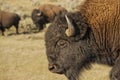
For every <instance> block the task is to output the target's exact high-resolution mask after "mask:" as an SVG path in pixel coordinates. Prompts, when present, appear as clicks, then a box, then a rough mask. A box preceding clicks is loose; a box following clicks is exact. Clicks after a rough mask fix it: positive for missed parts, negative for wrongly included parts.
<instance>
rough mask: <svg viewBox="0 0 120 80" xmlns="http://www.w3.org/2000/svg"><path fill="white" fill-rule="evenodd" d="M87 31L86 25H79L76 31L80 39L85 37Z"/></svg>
mask: <svg viewBox="0 0 120 80" xmlns="http://www.w3.org/2000/svg"><path fill="white" fill-rule="evenodd" d="M87 31H88V24H86V23H81V24H80V27H79V31H78V33H79V37H80V39H83V38H84V37H85V35H86V34H87Z"/></svg>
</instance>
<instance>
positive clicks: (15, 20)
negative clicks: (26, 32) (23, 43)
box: [0, 10, 20, 35]
mask: <svg viewBox="0 0 120 80" xmlns="http://www.w3.org/2000/svg"><path fill="white" fill-rule="evenodd" d="M19 21H20V16H19V15H18V14H16V13H11V12H5V11H2V10H0V23H1V26H0V30H1V31H2V35H4V31H5V28H7V29H9V28H10V27H11V26H12V25H14V26H15V28H16V33H17V34H18V33H19V32H18V24H19Z"/></svg>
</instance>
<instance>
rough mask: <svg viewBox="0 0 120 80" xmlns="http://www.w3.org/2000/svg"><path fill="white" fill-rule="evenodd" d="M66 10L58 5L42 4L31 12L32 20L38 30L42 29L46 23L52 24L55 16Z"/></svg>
mask: <svg viewBox="0 0 120 80" xmlns="http://www.w3.org/2000/svg"><path fill="white" fill-rule="evenodd" d="M66 11H67V10H66V9H65V8H63V7H61V6H58V5H52V4H44V5H41V6H40V7H39V8H38V9H34V10H33V11H32V20H33V22H34V23H35V25H36V26H37V27H38V28H39V30H42V29H43V26H44V25H45V24H46V23H49V22H52V21H53V20H54V18H55V16H56V15H58V14H62V13H64V12H66Z"/></svg>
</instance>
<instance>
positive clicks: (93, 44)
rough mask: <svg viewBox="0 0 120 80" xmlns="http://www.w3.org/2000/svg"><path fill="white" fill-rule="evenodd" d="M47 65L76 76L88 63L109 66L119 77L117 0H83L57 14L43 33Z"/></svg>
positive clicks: (70, 78)
mask: <svg viewBox="0 0 120 80" xmlns="http://www.w3.org/2000/svg"><path fill="white" fill-rule="evenodd" d="M45 46H46V55H47V59H48V63H49V66H48V69H49V70H50V71H51V72H53V73H58V74H64V75H65V76H66V77H67V78H68V80H79V79H78V77H79V74H80V73H81V72H82V71H83V70H84V69H90V68H91V63H98V64H105V65H109V66H111V67H112V70H111V72H110V80H120V0H86V1H85V2H84V3H83V4H82V5H80V7H79V9H78V10H77V11H74V12H67V13H65V14H62V15H58V16H57V17H56V18H55V20H54V21H53V23H52V24H51V25H50V26H49V27H48V29H47V32H46V33H45Z"/></svg>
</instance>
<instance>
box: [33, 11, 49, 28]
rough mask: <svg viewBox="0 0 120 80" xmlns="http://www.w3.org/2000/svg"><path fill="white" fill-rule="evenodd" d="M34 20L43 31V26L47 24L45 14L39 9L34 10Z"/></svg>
mask: <svg viewBox="0 0 120 80" xmlns="http://www.w3.org/2000/svg"><path fill="white" fill-rule="evenodd" d="M32 20H33V22H34V23H35V25H36V26H37V27H38V28H39V30H42V29H43V25H44V24H45V23H47V22H48V21H47V16H45V15H44V14H43V12H41V11H40V10H38V9H34V10H33V12H32Z"/></svg>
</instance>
